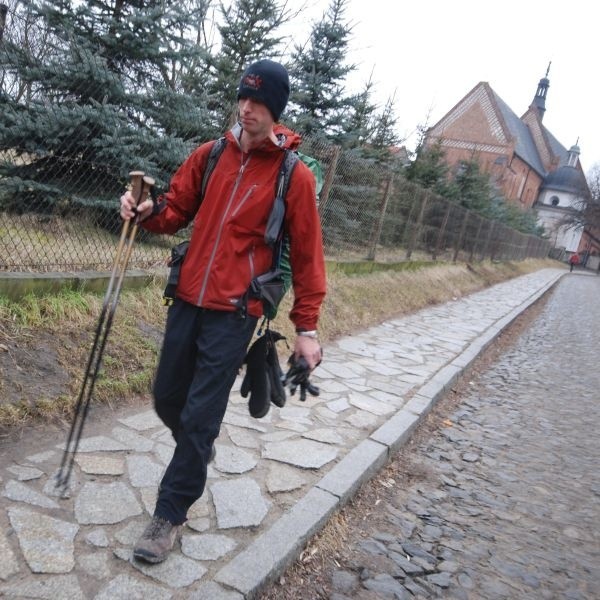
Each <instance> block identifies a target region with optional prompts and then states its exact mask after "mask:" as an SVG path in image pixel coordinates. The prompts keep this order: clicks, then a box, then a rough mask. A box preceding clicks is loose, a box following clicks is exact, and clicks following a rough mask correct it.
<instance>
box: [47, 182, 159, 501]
mask: <svg viewBox="0 0 600 600" xmlns="http://www.w3.org/2000/svg"><path fill="white" fill-rule="evenodd" d="M129 177H130V181H131V183H130V189H131V193H132V195H133V197H134V199H135V205H136V206H137V205H139V204H140V203H141V202H143V201H144V200H145V199H146V198H147V196H148V194H149V192H150V189H151V188H152V186H153V185H154V179H152V177H147V176H145V175H144V173H143V172H142V171H132V172H131V173H129ZM138 226H139V218H138V217H136V218H134V219H133V223H132V222H131V220H129V219H128V220H127V221H125V222H124V223H123V227H122V229H121V237H120V239H119V244H118V246H117V252H116V254H115V260H114V263H113V267H112V271H111V275H110V279H109V281H108V287H107V289H106V294H105V295H104V301H103V303H102V310H101V311H100V317H99V319H98V324H97V326H96V333H95V335H94V341H93V343H92V347H91V350H90V355H89V358H88V361H87V366H86V369H85V373H84V376H83V381H82V384H81V390H80V392H79V396H78V398H77V402H76V404H75V409H74V412H73V420H72V422H71V428H70V430H69V435H68V437H67V443H66V446H65V450H64V453H63V457H62V461H61V464H60V468H59V470H58V474H57V476H56V482H55V487H56V488H57V489H60V490H61V494H63V495H64V494H66V491H67V488H68V486H69V479H70V477H71V472H72V470H73V463H74V461H75V454H76V453H77V449H78V447H79V442H80V440H81V434H82V432H83V426H84V424H85V420H86V417H87V415H88V411H89V406H90V401H91V399H92V394H93V392H94V385H95V383H96V379H97V377H98V373H99V371H100V366H101V364H102V355H103V354H104V348H105V346H106V340H107V339H108V334H109V332H110V328H111V326H112V323H113V319H114V316H115V311H116V309H117V304H118V302H119V296H120V294H121V288H122V286H123V280H124V278H125V272H126V270H127V265H128V263H129V259H130V258H131V252H132V250H133V242H134V240H135V236H136V233H137V230H138Z"/></svg>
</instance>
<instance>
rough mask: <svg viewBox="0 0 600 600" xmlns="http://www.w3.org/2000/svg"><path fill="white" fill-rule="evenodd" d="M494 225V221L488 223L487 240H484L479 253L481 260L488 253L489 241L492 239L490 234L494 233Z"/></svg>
mask: <svg viewBox="0 0 600 600" xmlns="http://www.w3.org/2000/svg"><path fill="white" fill-rule="evenodd" d="M495 226H496V221H492V222H491V224H490V230H489V231H488V236H487V240H485V246H484V247H483V252H482V253H481V260H483V259H484V258H485V257H486V254H487V253H488V250H489V247H490V242H491V241H492V235H493V234H494V227H495Z"/></svg>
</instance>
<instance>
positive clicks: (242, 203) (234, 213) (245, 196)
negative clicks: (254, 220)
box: [231, 185, 258, 217]
mask: <svg viewBox="0 0 600 600" xmlns="http://www.w3.org/2000/svg"><path fill="white" fill-rule="evenodd" d="M257 187H258V186H257V185H253V186H252V187H251V188H250V189H249V190H248V191H247V192H246V193H245V194H244V197H243V198H242V199H241V201H240V202H239V204H238V205H237V206H236V207H235V208H234V209H233V212H232V213H231V216H232V217H235V215H237V214H238V212H239V210H240V208H242V206H244V204H246V200H248V198H250V196H251V195H252V192H254V190H255V189H256V188H257Z"/></svg>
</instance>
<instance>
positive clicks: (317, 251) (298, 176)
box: [285, 162, 327, 331]
mask: <svg viewBox="0 0 600 600" xmlns="http://www.w3.org/2000/svg"><path fill="white" fill-rule="evenodd" d="M285 224H286V230H287V232H288V235H289V238H290V264H291V267H292V285H293V288H294V305H293V307H292V310H291V311H290V319H291V321H292V322H293V323H294V325H295V326H296V330H297V331H298V330H305V331H312V330H314V329H317V323H318V320H319V312H320V310H321V304H322V302H323V298H324V297H325V293H326V288H327V284H326V276H325V257H324V253H323V239H322V232H321V222H320V218H319V213H318V210H317V202H316V193H315V178H314V176H313V174H312V173H311V172H310V170H309V169H308V167H307V166H306V165H304V164H303V163H301V162H298V163H297V164H296V167H295V168H294V171H293V173H292V177H291V179H290V186H289V188H288V192H287V198H286V217H285Z"/></svg>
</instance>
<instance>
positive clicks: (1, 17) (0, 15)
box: [0, 4, 8, 42]
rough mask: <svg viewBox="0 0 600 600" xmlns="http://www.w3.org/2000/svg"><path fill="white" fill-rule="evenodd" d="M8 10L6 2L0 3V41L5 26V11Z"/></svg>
mask: <svg viewBox="0 0 600 600" xmlns="http://www.w3.org/2000/svg"><path fill="white" fill-rule="evenodd" d="M7 12H8V6H6V4H0V42H1V41H2V38H3V37H4V28H5V27H6V13H7Z"/></svg>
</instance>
